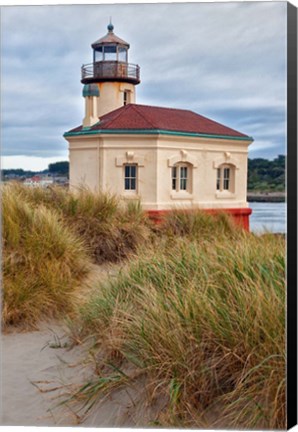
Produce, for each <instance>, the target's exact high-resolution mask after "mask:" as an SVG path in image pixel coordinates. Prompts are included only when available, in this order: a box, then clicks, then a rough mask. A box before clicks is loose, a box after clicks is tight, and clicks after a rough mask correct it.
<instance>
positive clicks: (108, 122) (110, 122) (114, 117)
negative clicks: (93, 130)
mask: <svg viewBox="0 0 298 432" xmlns="http://www.w3.org/2000/svg"><path fill="white" fill-rule="evenodd" d="M132 105H133V104H127V105H125V106H122V107H120V108H118V109H116V110H114V111H110V112H108V113H107V114H104V115H103V116H102V119H100V118H99V126H100V123H101V122H102V121H104V120H105V117H107V118H109V115H111V114H112V118H111V120H107V123H106V124H105V127H109V126H111V125H112V124H113V122H114V121H115V120H117V118H118V117H120V116H121V115H122V114H123V112H124V111H127V107H130V106H132ZM123 108H124V109H123ZM117 111H118V113H117ZM94 126H96V125H94Z"/></svg>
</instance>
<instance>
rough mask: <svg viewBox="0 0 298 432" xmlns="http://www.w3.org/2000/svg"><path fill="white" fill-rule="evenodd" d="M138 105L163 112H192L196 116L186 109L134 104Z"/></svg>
mask: <svg viewBox="0 0 298 432" xmlns="http://www.w3.org/2000/svg"><path fill="white" fill-rule="evenodd" d="M133 105H136V106H138V107H144V108H154V109H162V110H165V109H166V110H172V111H187V112H191V113H193V114H196V113H195V112H194V111H191V110H189V109H184V108H172V107H162V106H156V105H144V104H133Z"/></svg>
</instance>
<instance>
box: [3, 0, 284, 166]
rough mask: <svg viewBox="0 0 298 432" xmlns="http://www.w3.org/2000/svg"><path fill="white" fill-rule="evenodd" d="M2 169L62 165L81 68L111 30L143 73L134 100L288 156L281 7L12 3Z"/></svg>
mask: <svg viewBox="0 0 298 432" xmlns="http://www.w3.org/2000/svg"><path fill="white" fill-rule="evenodd" d="M1 12H2V13H1V29H2V54H1V57H2V71H1V81H2V82H1V97H2V155H3V162H4V163H3V168H10V167H17V166H18V167H23V168H27V169H28V168H31V169H44V168H46V167H47V164H48V163H49V162H53V161H56V160H66V159H68V151H67V142H66V141H65V140H64V138H63V136H62V135H63V133H64V132H65V131H67V130H69V129H72V128H73V127H75V126H78V125H80V124H81V122H82V118H83V116H84V112H83V111H84V100H83V97H82V84H81V83H80V68H81V65H82V64H83V63H90V62H91V61H92V49H91V46H90V45H91V43H92V42H94V41H95V40H96V39H98V38H99V37H101V36H103V35H105V34H106V32H107V29H106V27H107V24H108V22H109V17H110V16H112V21H113V24H114V27H115V29H114V32H115V34H116V35H118V36H119V37H121V38H122V39H124V40H126V41H127V42H129V43H130V50H129V62H131V63H137V64H139V65H140V67H141V84H140V85H138V86H137V103H140V104H147V105H155V106H164V107H175V108H183V109H191V110H193V111H195V112H197V113H199V114H202V115H204V116H207V117H210V118H212V119H214V120H216V121H218V122H220V123H223V124H225V125H226V126H229V127H232V128H234V129H236V130H239V131H240V132H243V133H245V134H247V135H250V136H252V137H253V138H254V140H255V141H254V143H253V144H252V145H251V146H250V152H249V157H250V158H255V157H268V158H271V159H272V158H274V157H276V156H277V155H278V154H285V139H286V3H285V2H270V3H263V2H258V3H188V4H187V3H185V4H147V5H146V4H127V5H90V6H78V5H73V6H71V5H65V6H24V7H21V6H12V7H3V8H2V10H1Z"/></svg>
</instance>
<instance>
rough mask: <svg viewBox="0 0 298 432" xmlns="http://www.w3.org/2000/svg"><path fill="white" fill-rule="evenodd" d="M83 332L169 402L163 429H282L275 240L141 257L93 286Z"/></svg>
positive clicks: (279, 255)
mask: <svg viewBox="0 0 298 432" xmlns="http://www.w3.org/2000/svg"><path fill="white" fill-rule="evenodd" d="M81 325H82V327H83V328H84V331H85V334H88V335H90V334H93V335H95V337H96V338H97V340H98V342H99V343H101V345H102V346H105V347H106V349H107V348H109V353H110V354H109V353H108V355H112V353H113V355H115V353H118V354H117V358H119V357H120V358H122V359H123V361H126V362H131V363H133V364H134V366H135V367H136V368H137V369H140V370H141V371H143V372H144V373H145V374H146V375H147V376H148V377H149V378H150V380H151V382H152V383H155V385H153V387H152V388H153V390H152V392H153V393H154V394H155V395H157V394H163V395H164V394H166V395H167V397H168V406H167V412H166V414H165V413H163V415H162V416H161V417H160V419H159V420H160V421H162V424H163V425H165V426H169V425H172V426H179V427H220V428H237V429H238V428H239V429H242V428H249V429H250V428H256V427H258V428H262V429H263V428H270V429H281V428H285V427H286V424H285V339H284V331H285V262H284V240H283V239H282V238H281V237H277V236H274V235H266V236H263V237H256V236H254V235H252V234H244V233H242V235H241V236H240V237H237V238H235V239H231V238H230V237H229V236H223V237H222V238H216V239H214V238H213V239H212V240H211V241H205V242H199V241H192V242H190V241H189V240H188V239H185V238H184V239H178V240H177V241H176V243H175V245H173V244H172V246H171V247H170V248H169V247H167V246H165V247H162V248H161V250H159V251H152V252H151V253H150V252H149V251H148V250H146V251H144V253H143V254H140V255H139V256H138V260H137V261H135V262H133V263H131V264H130V265H129V266H128V269H127V271H124V272H123V273H121V274H120V275H119V276H118V277H117V278H115V279H114V280H111V281H109V282H107V283H105V284H99V285H98V286H97V287H96V288H95V290H94V294H93V296H92V297H91V298H90V300H89V301H87V302H86V304H85V305H84V307H82V309H81ZM101 355H102V353H101ZM119 367H120V366H119ZM93 396H94V395H93Z"/></svg>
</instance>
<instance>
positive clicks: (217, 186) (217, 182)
mask: <svg viewBox="0 0 298 432" xmlns="http://www.w3.org/2000/svg"><path fill="white" fill-rule="evenodd" d="M216 189H217V190H220V168H217V177H216Z"/></svg>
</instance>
